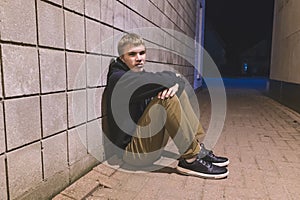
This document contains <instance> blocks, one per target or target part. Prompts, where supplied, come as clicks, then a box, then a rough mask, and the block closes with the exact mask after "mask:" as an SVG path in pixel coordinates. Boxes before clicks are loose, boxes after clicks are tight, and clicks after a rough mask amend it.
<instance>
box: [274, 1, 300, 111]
mask: <svg viewBox="0 0 300 200" xmlns="http://www.w3.org/2000/svg"><path fill="white" fill-rule="evenodd" d="M299 9H300V1H298V0H275V8H274V26H273V44H272V58H271V68H270V84H269V95H270V96H271V97H272V98H274V99H276V100H278V101H279V102H280V103H282V104H284V105H286V106H288V107H290V108H292V109H294V110H296V111H297V112H300V103H299V102H300V96H299V95H298V94H299V89H300V76H299V73H300V59H299V55H300V21H299V20H298V19H299V18H300V12H299Z"/></svg>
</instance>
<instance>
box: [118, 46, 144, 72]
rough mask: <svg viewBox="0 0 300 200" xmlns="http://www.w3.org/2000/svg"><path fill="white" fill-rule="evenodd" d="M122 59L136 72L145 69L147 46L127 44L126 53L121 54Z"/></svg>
mask: <svg viewBox="0 0 300 200" xmlns="http://www.w3.org/2000/svg"><path fill="white" fill-rule="evenodd" d="M121 60H122V61H123V62H124V63H125V64H126V65H127V66H128V67H129V68H130V69H131V70H132V71H134V72H141V71H143V70H144V64H145V60H146V48H145V46H144V45H140V46H130V45H128V46H126V48H125V53H124V54H123V55H122V56H121Z"/></svg>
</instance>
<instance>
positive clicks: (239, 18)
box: [205, 0, 274, 62]
mask: <svg viewBox="0 0 300 200" xmlns="http://www.w3.org/2000/svg"><path fill="white" fill-rule="evenodd" d="M273 8H274V0H206V16H205V17H206V22H205V23H206V24H207V23H210V24H211V26H212V27H213V28H214V29H215V31H216V32H217V33H218V34H219V36H220V37H221V39H222V40H223V41H224V43H225V49H226V54H227V57H228V59H229V62H234V61H233V58H235V57H237V56H238V55H239V53H241V52H243V51H245V50H247V49H248V48H250V47H251V46H253V45H254V44H256V43H258V42H259V41H261V40H264V39H267V40H268V41H270V44H271V39H272V27H273Z"/></svg>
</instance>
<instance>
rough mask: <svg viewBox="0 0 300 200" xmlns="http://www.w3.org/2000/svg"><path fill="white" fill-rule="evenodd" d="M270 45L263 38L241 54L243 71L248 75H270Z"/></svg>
mask: <svg viewBox="0 0 300 200" xmlns="http://www.w3.org/2000/svg"><path fill="white" fill-rule="evenodd" d="M269 52H270V45H269V43H268V41H267V40H262V41H260V42H258V43H257V44H255V45H254V46H253V47H251V48H249V49H248V50H246V51H245V52H243V53H242V54H241V61H242V66H241V73H242V75H246V76H268V75H269V68H270V54H269Z"/></svg>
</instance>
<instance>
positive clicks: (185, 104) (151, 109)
mask: <svg viewBox="0 0 300 200" xmlns="http://www.w3.org/2000/svg"><path fill="white" fill-rule="evenodd" d="M138 125H139V126H138V127H137V129H136V132H135V133H134V134H133V137H132V140H131V142H130V143H129V144H128V146H127V147H126V149H125V153H124V155H123V160H124V161H125V162H127V163H129V164H131V165H135V166H144V165H149V164H152V163H153V162H154V161H156V160H157V159H159V157H160V156H161V153H162V152H163V149H164V147H165V146H166V144H167V142H168V139H169V137H171V138H172V139H173V141H174V143H175V145H176V146H177V148H178V150H179V153H180V155H181V157H182V158H192V157H194V156H195V155H197V154H198V153H199V151H200V146H199V143H198V139H199V138H201V137H203V136H204V131H203V128H202V126H201V124H200V122H199V119H198V117H197V116H196V115H195V112H194V111H193V109H192V106H191V104H190V101H189V99H188V96H187V94H186V92H185V91H184V92H183V93H182V94H181V96H180V97H179V98H178V97H177V96H176V95H175V96H174V97H172V98H168V99H164V100H161V99H158V98H157V97H155V98H154V99H153V100H152V101H151V102H150V103H149V105H148V106H147V108H146V110H145V111H144V113H143V115H142V116H141V118H140V119H139V121H138Z"/></svg>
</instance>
